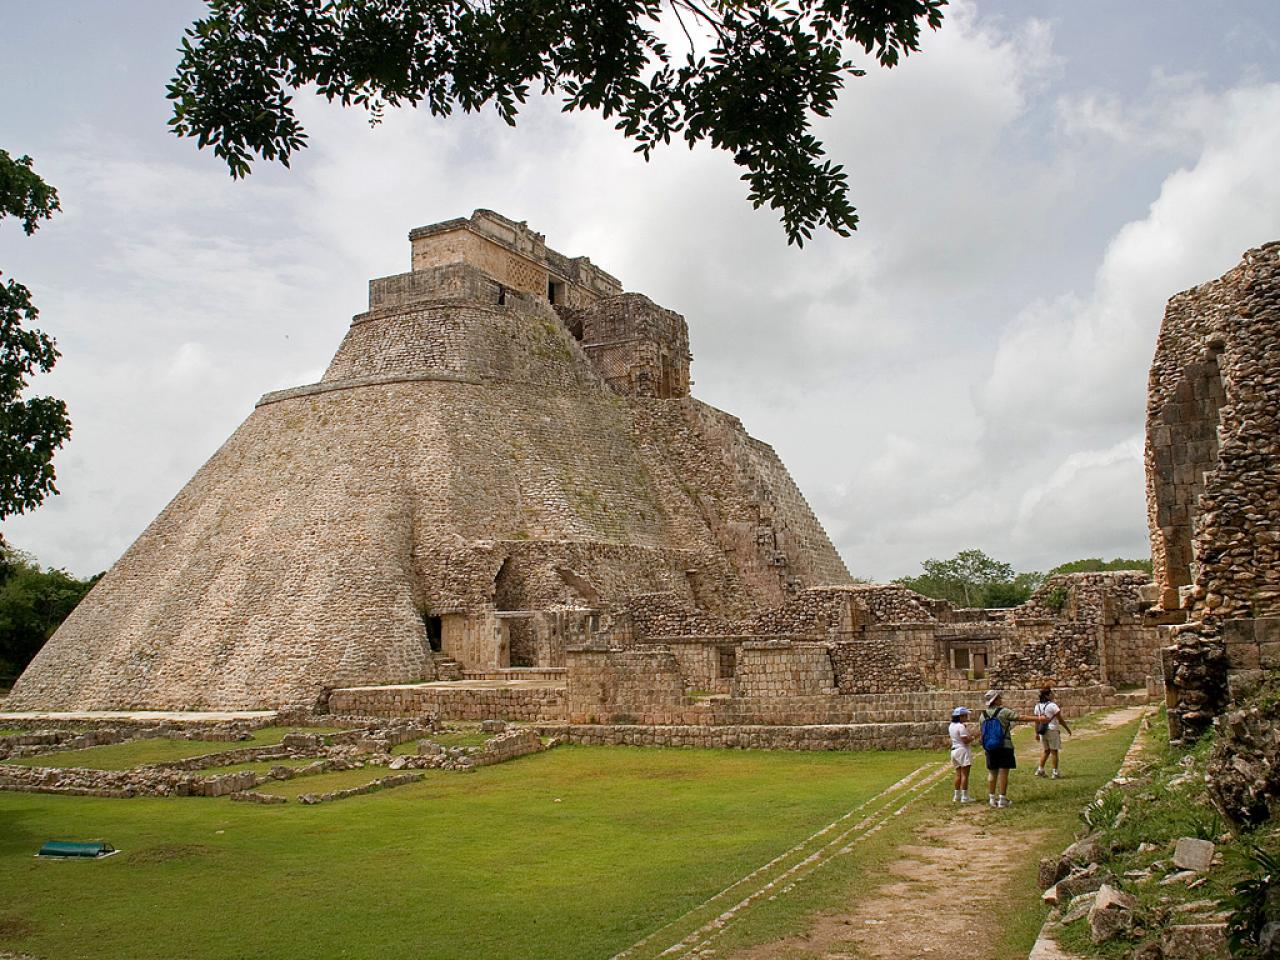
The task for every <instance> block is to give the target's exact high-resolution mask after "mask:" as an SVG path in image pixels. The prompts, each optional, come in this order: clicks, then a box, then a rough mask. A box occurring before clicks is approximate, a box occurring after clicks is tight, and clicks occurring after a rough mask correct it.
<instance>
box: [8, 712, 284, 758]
mask: <svg viewBox="0 0 1280 960" xmlns="http://www.w3.org/2000/svg"><path fill="white" fill-rule="evenodd" d="M4 722H5V723H8V722H9V721H7V720H6V721H4ZM22 722H23V723H29V724H32V726H33V729H32V731H31V732H30V733H26V732H24V733H14V734H10V735H9V736H6V737H0V760H7V759H9V758H13V757H34V756H39V755H41V754H44V753H52V752H54V751H62V750H87V749H88V748H89V747H101V746H106V745H108V744H113V743H125V742H126V741H129V740H206V741H209V742H230V741H236V740H248V739H250V738H251V737H252V736H253V733H252V731H253V729H255V728H254V727H253V726H250V725H248V724H246V723H242V722H241V721H236V722H234V723H218V724H200V725H192V724H185V723H183V724H174V723H156V722H155V721H136V722H132V723H127V722H126V723H122V722H121V721H119V720H112V721H110V723H106V722H99V723H96V724H92V725H88V727H89V728H88V729H82V728H83V727H85V726H86V724H82V723H80V722H79V721H77V722H76V723H74V724H72V725H69V727H67V728H55V729H47V728H48V727H49V722H48V721H22ZM258 726H262V724H258ZM42 728H45V729H42Z"/></svg>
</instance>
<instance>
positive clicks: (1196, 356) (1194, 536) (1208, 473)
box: [1146, 242, 1280, 635]
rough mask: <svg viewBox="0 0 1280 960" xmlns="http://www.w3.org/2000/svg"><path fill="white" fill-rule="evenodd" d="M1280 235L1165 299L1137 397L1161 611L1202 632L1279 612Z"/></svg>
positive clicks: (1214, 632)
mask: <svg viewBox="0 0 1280 960" xmlns="http://www.w3.org/2000/svg"><path fill="white" fill-rule="evenodd" d="M1277 370H1280V242H1276V243H1269V244H1266V245H1264V246H1261V247H1258V248H1256V249H1253V250H1250V251H1248V252H1247V253H1245V255H1244V258H1243V260H1242V261H1241V262H1240V264H1239V265H1238V266H1236V267H1235V268H1233V269H1232V270H1230V271H1228V272H1227V273H1226V274H1224V275H1223V276H1222V277H1220V278H1219V279H1217V280H1214V281H1212V282H1210V283H1205V284H1202V285H1200V286H1198V287H1194V288H1192V289H1191V290H1187V291H1185V292H1183V293H1180V294H1178V295H1177V296H1175V297H1173V298H1172V299H1171V300H1170V301H1169V305H1168V308H1167V309H1166V310H1165V315H1164V322H1163V323H1162V324H1161V326H1160V335H1159V339H1158V341H1157V344H1156V355H1155V360H1154V362H1153V363H1152V367H1151V379H1150V389H1149V395H1148V401H1147V443H1146V462H1147V511H1148V519H1149V523H1150V527H1151V543H1152V554H1153V556H1154V560H1155V572H1156V583H1157V584H1158V585H1159V587H1160V599H1161V602H1162V604H1163V606H1164V607H1165V608H1166V609H1180V608H1181V609H1185V610H1186V611H1187V612H1188V615H1189V619H1191V620H1193V621H1196V622H1198V623H1199V624H1200V627H1201V632H1202V633H1203V634H1204V635H1215V634H1216V633H1217V631H1218V629H1219V627H1220V624H1221V623H1222V622H1223V621H1225V620H1228V619H1234V618H1241V617H1260V616H1272V615H1275V614H1277V613H1280V532H1277V531H1278V530H1280V497H1277V490H1280V376H1277V373H1276V371H1277Z"/></svg>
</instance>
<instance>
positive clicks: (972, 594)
mask: <svg viewBox="0 0 1280 960" xmlns="http://www.w3.org/2000/svg"><path fill="white" fill-rule="evenodd" d="M920 566H921V567H923V568H924V572H923V573H921V574H920V575H918V576H915V577H899V578H898V579H897V580H895V581H894V583H898V584H901V585H902V586H904V587H907V588H908V589H910V590H914V591H915V592H916V593H920V594H923V595H924V596H926V597H933V598H935V599H937V600H948V601H950V602H951V603H954V604H956V605H957V606H960V607H1016V606H1017V605H1018V604H1020V603H1026V601H1027V600H1028V599H1029V598H1030V596H1031V594H1032V593H1034V592H1035V589H1036V588H1037V587H1038V586H1040V584H1041V583H1042V582H1043V580H1044V577H1043V575H1042V574H1039V573H1015V572H1014V569H1013V567H1012V566H1010V565H1009V564H1007V563H1003V562H1001V561H999V560H993V559H992V558H991V557H988V556H987V555H986V554H985V553H983V552H982V551H981V550H961V551H960V552H959V553H957V554H956V555H955V556H954V557H952V558H951V559H950V560H926V561H924V562H923V563H922V564H921V565H920Z"/></svg>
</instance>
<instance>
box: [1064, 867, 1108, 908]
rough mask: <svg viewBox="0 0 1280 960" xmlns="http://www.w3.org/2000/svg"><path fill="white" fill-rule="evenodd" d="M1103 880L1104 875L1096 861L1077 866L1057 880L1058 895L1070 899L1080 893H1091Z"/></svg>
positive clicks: (1104, 878)
mask: <svg viewBox="0 0 1280 960" xmlns="http://www.w3.org/2000/svg"><path fill="white" fill-rule="evenodd" d="M1105 880H1106V876H1105V875H1104V874H1103V872H1102V868H1101V867H1099V866H1098V865H1097V864H1096V863H1091V864H1089V865H1088V866H1087V867H1077V868H1076V869H1074V870H1072V871H1071V873H1069V874H1068V875H1067V876H1066V877H1064V878H1063V879H1061V880H1059V881H1058V883H1057V887H1058V896H1059V897H1060V898H1061V899H1063V900H1070V899H1071V898H1072V897H1078V896H1080V894H1082V893H1092V892H1093V891H1094V890H1097V889H1098V888H1099V887H1101V886H1102V884H1103V882H1104V881H1105Z"/></svg>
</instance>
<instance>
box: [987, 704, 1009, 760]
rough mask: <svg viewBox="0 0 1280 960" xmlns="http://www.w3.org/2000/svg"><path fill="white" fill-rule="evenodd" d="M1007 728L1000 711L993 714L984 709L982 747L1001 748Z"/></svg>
mask: <svg viewBox="0 0 1280 960" xmlns="http://www.w3.org/2000/svg"><path fill="white" fill-rule="evenodd" d="M1004 738H1005V729H1004V721H1003V720H1001V719H1000V715H999V711H997V712H996V715H995V716H992V715H991V714H989V713H988V712H987V711H985V710H983V711H982V749H983V750H999V749H1000V748H1001V747H1003V746H1004Z"/></svg>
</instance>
